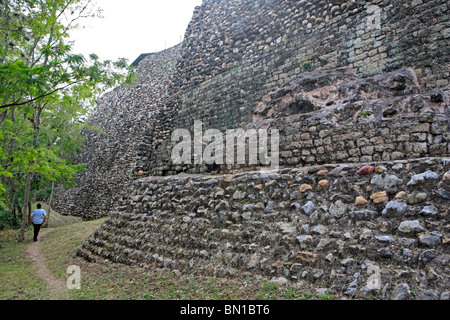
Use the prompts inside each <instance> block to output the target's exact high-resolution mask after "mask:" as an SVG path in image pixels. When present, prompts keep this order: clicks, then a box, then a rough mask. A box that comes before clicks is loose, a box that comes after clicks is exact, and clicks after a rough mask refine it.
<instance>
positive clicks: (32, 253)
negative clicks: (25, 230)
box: [27, 229, 67, 299]
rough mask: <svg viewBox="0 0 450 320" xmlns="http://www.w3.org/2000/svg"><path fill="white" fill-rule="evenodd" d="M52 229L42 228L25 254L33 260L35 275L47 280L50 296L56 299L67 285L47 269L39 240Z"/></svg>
mask: <svg viewBox="0 0 450 320" xmlns="http://www.w3.org/2000/svg"><path fill="white" fill-rule="evenodd" d="M52 231H53V229H43V230H42V231H41V232H40V233H39V241H38V242H32V243H31V244H30V246H29V247H28V250H27V256H28V258H29V259H30V260H31V261H32V262H33V266H34V267H35V268H36V270H37V273H36V275H37V276H38V277H40V278H41V279H43V280H45V281H46V282H47V284H48V286H49V288H50V293H51V297H50V298H53V299H57V298H60V297H61V294H63V293H64V292H65V291H66V290H67V285H66V283H64V281H62V280H59V279H57V278H55V277H54V276H53V275H52V273H51V272H50V270H48V268H47V266H46V264H45V257H44V253H43V252H42V248H41V244H40V241H42V240H41V239H42V238H44V237H45V236H46V235H47V234H48V233H50V232H52Z"/></svg>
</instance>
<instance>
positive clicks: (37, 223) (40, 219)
mask: <svg viewBox="0 0 450 320" xmlns="http://www.w3.org/2000/svg"><path fill="white" fill-rule="evenodd" d="M30 217H31V223H33V226H34V237H33V241H34V242H36V241H38V234H39V231H40V230H41V227H42V225H43V224H44V223H45V219H47V212H45V210H44V209H42V206H41V205H40V204H38V205H37V209H36V210H34V211H33V212H32V213H31V215H30Z"/></svg>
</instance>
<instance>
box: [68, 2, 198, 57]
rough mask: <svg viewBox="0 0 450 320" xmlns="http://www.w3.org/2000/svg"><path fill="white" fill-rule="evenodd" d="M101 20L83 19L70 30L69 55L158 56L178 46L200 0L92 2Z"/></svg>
mask: <svg viewBox="0 0 450 320" xmlns="http://www.w3.org/2000/svg"><path fill="white" fill-rule="evenodd" d="M96 3H97V5H98V7H100V8H102V9H103V12H102V16H103V18H96V19H89V20H88V19H86V20H84V21H83V22H82V25H83V26H84V28H83V29H79V30H73V31H72V32H71V40H72V41H74V42H75V44H74V47H73V50H72V51H73V53H76V54H79V53H81V54H83V55H85V56H88V55H89V54H90V53H95V54H97V55H98V56H99V57H100V59H101V60H106V59H111V60H117V59H118V58H127V59H128V62H129V63H130V64H131V63H132V62H133V61H134V60H135V59H137V58H138V57H139V55H140V54H141V53H150V52H159V51H162V50H164V49H167V48H170V47H173V46H174V45H176V44H178V43H180V42H181V41H182V39H183V37H184V33H185V31H186V28H187V26H188V24H189V22H190V21H191V18H192V14H193V12H194V9H195V7H196V6H199V5H201V4H202V0H126V1H125V0H96Z"/></svg>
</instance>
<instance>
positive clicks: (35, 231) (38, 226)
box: [33, 223, 42, 241]
mask: <svg viewBox="0 0 450 320" xmlns="http://www.w3.org/2000/svg"><path fill="white" fill-rule="evenodd" d="M33 226H34V237H33V240H34V241H37V237H38V234H39V231H40V230H41V227H42V224H34V223H33Z"/></svg>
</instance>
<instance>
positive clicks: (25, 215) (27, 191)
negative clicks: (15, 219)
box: [19, 172, 33, 242]
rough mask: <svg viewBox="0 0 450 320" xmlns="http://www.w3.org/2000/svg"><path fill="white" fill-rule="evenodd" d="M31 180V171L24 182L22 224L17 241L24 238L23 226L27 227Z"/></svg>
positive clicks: (21, 240)
mask: <svg viewBox="0 0 450 320" xmlns="http://www.w3.org/2000/svg"><path fill="white" fill-rule="evenodd" d="M32 180H33V174H32V173H31V172H28V173H27V180H26V182H25V194H24V200H23V215H22V225H21V227H20V235H19V242H23V241H24V240H25V228H26V227H27V222H28V216H29V215H30V212H28V197H29V195H30V189H31V181H32Z"/></svg>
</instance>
